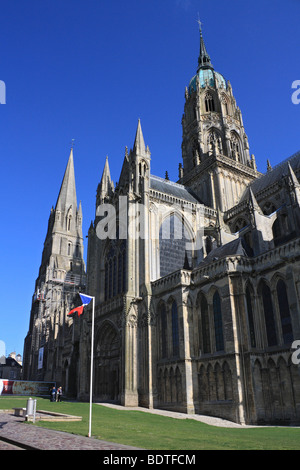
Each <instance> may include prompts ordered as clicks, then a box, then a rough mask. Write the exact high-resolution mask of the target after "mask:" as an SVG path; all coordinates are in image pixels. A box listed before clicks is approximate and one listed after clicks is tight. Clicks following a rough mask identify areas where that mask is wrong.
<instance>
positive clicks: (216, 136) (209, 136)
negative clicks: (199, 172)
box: [205, 127, 224, 155]
mask: <svg viewBox="0 0 300 470" xmlns="http://www.w3.org/2000/svg"><path fill="white" fill-rule="evenodd" d="M205 142H206V151H207V152H208V153H209V154H210V155H212V154H217V155H219V154H223V153H224V150H223V149H224V142H223V139H222V135H221V132H220V131H219V129H217V128H216V127H211V128H210V129H208V131H207V132H206V135H205Z"/></svg>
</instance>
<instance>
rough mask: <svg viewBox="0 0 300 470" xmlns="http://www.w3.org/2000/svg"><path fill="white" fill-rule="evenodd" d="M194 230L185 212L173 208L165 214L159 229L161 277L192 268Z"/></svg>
mask: <svg viewBox="0 0 300 470" xmlns="http://www.w3.org/2000/svg"><path fill="white" fill-rule="evenodd" d="M194 240H195V236H194V232H193V229H192V227H191V226H190V224H189V221H188V220H187V218H186V217H185V215H184V213H181V212H179V211H178V210H175V211H174V210H172V211H170V212H168V213H166V214H164V216H163V220H162V223H161V226H160V229H159V257H160V277H163V276H166V275H168V274H170V273H171V272H174V271H177V270H179V269H183V268H184V266H186V260H187V262H188V266H189V268H190V269H191V268H192V260H193V245H194Z"/></svg>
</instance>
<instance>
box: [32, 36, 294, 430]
mask: <svg viewBox="0 0 300 470" xmlns="http://www.w3.org/2000/svg"><path fill="white" fill-rule="evenodd" d="M195 72H196V73H195V76H194V77H192V78H191V80H190V81H189V83H188V86H187V87H186V89H185V104H184V110H183V116H182V163H180V164H179V168H178V181H177V182H173V181H170V180H169V178H168V175H167V174H166V177H165V178H160V177H158V176H155V175H153V174H152V173H151V153H150V149H149V146H148V145H146V144H145V140H144V136H143V132H142V125H141V122H140V121H138V124H137V130H136V134H135V139H134V142H133V146H132V148H131V149H128V148H127V147H126V148H125V155H124V156H123V158H122V159H123V163H122V167H121V168H120V176H119V181H118V182H117V183H115V184H114V183H113V181H112V179H111V174H110V169H109V161H108V159H106V162H105V165H104V170H103V175H102V179H101V181H100V182H99V185H98V188H97V194H96V201H95V207H96V212H95V213H96V216H95V220H93V221H92V223H91V225H90V228H89V232H88V251H87V261H86V264H85V261H84V255H83V235H82V207H81V204H79V205H78V204H77V196H76V186H75V176H74V159H73V149H71V153H70V156H69V160H68V164H67V168H66V171H65V174H64V177H63V181H62V184H61V189H60V192H59V195H58V199H57V202H56V205H55V207H53V208H52V209H51V212H50V217H49V222H48V231H47V234H46V238H45V243H44V249H43V254H42V261H41V266H40V270H39V274H38V277H37V280H36V285H35V292H34V295H33V299H32V308H31V314H30V322H29V330H28V334H27V336H26V338H25V343H24V365H23V369H24V377H23V378H24V379H26V380H45V381H55V382H56V383H57V384H58V385H62V387H63V389H64V392H65V394H66V395H67V396H70V397H75V398H77V399H79V400H87V399H88V397H89V393H90V390H89V386H90V385H89V384H90V381H89V374H90V364H91V327H92V308H91V307H90V305H89V306H88V307H85V309H84V313H83V315H80V316H77V315H75V316H68V315H67V314H68V312H69V311H70V310H71V309H72V308H74V307H76V306H78V305H79V303H78V301H79V295H78V293H79V292H80V293H86V294H87V295H89V296H93V297H95V326H94V358H93V364H94V371H93V377H94V381H93V399H94V401H98V402H101V401H111V402H116V403H120V404H122V405H124V406H142V407H147V408H161V409H165V410H173V411H179V412H183V413H187V414H193V413H198V414H205V415H211V416H218V417H222V418H224V419H228V420H231V421H234V422H236V423H241V424H270V423H276V424H297V423H298V424H299V422H300V375H299V373H300V369H299V368H298V365H297V364H294V363H293V361H292V343H293V341H295V340H297V339H300V183H299V178H300V152H298V153H296V154H294V155H293V156H291V157H290V158H289V159H287V160H285V161H283V162H282V163H281V164H279V165H277V166H276V167H274V168H271V166H270V164H269V162H268V168H267V172H266V173H265V174H262V173H260V172H258V170H257V167H256V162H255V157H254V155H252V154H250V152H249V143H248V137H247V134H246V132H245V128H244V125H243V119H242V113H241V110H240V108H239V107H238V105H237V103H236V100H235V98H234V94H233V90H232V87H231V84H230V82H229V81H228V80H226V79H225V78H224V77H223V75H222V74H221V73H219V72H217V71H216V70H215V68H214V66H213V64H212V62H211V59H210V56H209V54H208V52H207V49H206V46H205V43H204V39H203V36H202V31H201V30H200V53H199V59H198V65H197V67H195ZM154 158H158V156H155V157H154Z"/></svg>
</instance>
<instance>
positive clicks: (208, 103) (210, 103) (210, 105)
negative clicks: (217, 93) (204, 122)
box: [204, 93, 215, 113]
mask: <svg viewBox="0 0 300 470" xmlns="http://www.w3.org/2000/svg"><path fill="white" fill-rule="evenodd" d="M204 101H205V111H206V112H207V113H208V112H211V111H214V110H215V104H214V100H213V97H212V96H211V94H210V93H206V95H205V98H204Z"/></svg>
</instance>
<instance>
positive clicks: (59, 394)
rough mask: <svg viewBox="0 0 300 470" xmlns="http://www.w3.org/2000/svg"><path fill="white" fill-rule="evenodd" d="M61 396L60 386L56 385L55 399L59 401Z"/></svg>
mask: <svg viewBox="0 0 300 470" xmlns="http://www.w3.org/2000/svg"><path fill="white" fill-rule="evenodd" d="M61 397H62V387H58V389H57V394H56V401H61Z"/></svg>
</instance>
